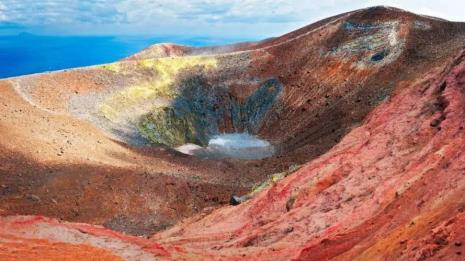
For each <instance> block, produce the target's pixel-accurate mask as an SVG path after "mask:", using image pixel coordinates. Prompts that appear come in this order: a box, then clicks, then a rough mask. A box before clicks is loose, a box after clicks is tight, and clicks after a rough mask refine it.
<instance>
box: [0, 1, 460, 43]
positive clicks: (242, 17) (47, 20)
mask: <svg viewBox="0 0 465 261" xmlns="http://www.w3.org/2000/svg"><path fill="white" fill-rule="evenodd" d="M373 5H389V6H396V7H400V8H403V9H407V10H410V11H413V12H416V13H421V14H426V15H432V16H439V17H442V18H445V19H449V20H455V21H465V12H464V11H463V10H465V1H464V0H450V1H438V0H424V1H422V0H411V1H409V0H388V1H377V0H352V1H349V0H318V1H306V0H287V1H285V0H242V1H236V0H0V34H3V35H5V34H17V33H19V32H30V33H34V34H44V35H152V36H153V35H174V36H205V37H231V38H264V37H270V36H277V35H280V34H283V33H286V32H288V31H291V30H293V29H296V28H299V27H301V26H304V25H307V24H310V23H312V22H314V21H317V20H319V19H322V18H325V17H328V16H331V15H335V14H338V13H341V12H345V11H350V10H353V9H358V8H362V7H368V6H373Z"/></svg>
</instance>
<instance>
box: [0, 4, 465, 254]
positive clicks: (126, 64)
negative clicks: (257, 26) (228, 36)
mask: <svg viewBox="0 0 465 261" xmlns="http://www.w3.org/2000/svg"><path fill="white" fill-rule="evenodd" d="M464 39H465V25H463V24H461V23H451V22H447V21H443V20H439V19H434V18H430V17H423V16H418V15H414V14H411V13H408V12H404V11H402V10H398V9H393V8H386V7H376V8H370V9H363V10H357V11H354V12H349V13H346V14H342V15H339V16H336V17H331V18H328V19H325V20H322V21H320V22H317V23H315V24H312V25H310V26H308V27H305V28H302V29H300V30H297V31H295V32H292V33H290V34H287V35H284V36H281V37H278V38H273V39H269V40H265V41H262V42H258V43H245V44H239V45H234V46H227V47H210V48H191V47H185V46H176V45H156V46H153V47H151V48H148V49H147V50H145V51H143V52H141V53H139V54H136V55H134V56H132V57H129V58H127V59H125V60H124V61H121V62H117V63H113V64H107V65H101V66H95V67H89V68H82V69H76V70H69V71H62V72H55V73H51V74H40V75H32V76H25V77H18V78H11V79H6V80H3V81H0V86H1V92H2V96H1V97H0V101H1V104H2V106H0V110H1V116H2V117H1V118H0V131H1V133H2V135H3V137H4V138H3V139H1V140H0V150H1V151H0V152H1V153H0V157H1V162H2V165H1V166H0V174H1V175H0V184H1V185H2V187H1V188H0V193H1V195H2V199H3V200H2V202H1V203H0V209H1V214H2V215H4V216H7V215H13V214H27V215H31V214H38V215H45V216H49V217H56V218H60V219H64V220H66V221H77V222H85V223H90V224H94V225H104V226H105V227H107V228H111V229H114V230H119V231H124V232H126V233H129V234H133V235H150V234H153V233H154V232H155V231H159V230H163V229H165V228H167V227H170V226H172V225H174V224H176V223H177V222H178V221H180V220H182V219H184V218H186V217H189V216H192V217H191V218H190V219H187V220H184V221H182V222H181V223H179V224H177V225H176V226H174V227H173V228H170V229H167V230H165V231H162V232H159V233H157V234H155V235H153V236H152V237H151V239H142V238H137V237H131V236H125V235H122V234H118V233H116V232H111V231H110V230H106V229H103V228H100V227H94V226H91V225H84V224H72V223H60V222H58V221H55V220H52V219H46V218H34V217H5V218H2V219H1V221H0V222H1V223H2V224H3V226H2V230H1V231H0V245H1V246H2V248H0V249H3V250H2V251H0V256H2V255H3V257H5V258H9V257H12V256H14V253H18V252H22V253H26V254H25V255H30V256H32V255H35V254H37V255H39V254H40V255H42V256H43V257H44V258H47V256H50V255H56V256H59V255H66V253H69V255H72V254H73V253H75V254H76V255H78V254H79V253H82V251H83V250H84V249H88V251H89V253H95V256H102V258H108V259H109V260H110V259H112V258H114V259H118V257H119V258H126V259H131V258H132V259H135V258H140V259H142V256H143V257H146V258H148V259H151V258H156V257H158V258H167V259H242V258H244V257H246V258H249V259H252V258H254V259H257V258H258V259H269V260H288V259H303V260H319V259H328V258H335V259H341V260H352V259H357V258H358V259H362V260H373V259H384V258H387V259H390V260H395V259H412V258H416V259H422V258H427V257H432V256H434V257H441V256H444V257H447V258H448V259H454V258H456V259H460V257H461V255H462V253H463V246H462V243H465V242H463V240H465V239H464V238H463V237H462V234H463V229H464V223H463V219H464V216H463V207H464V202H463V200H462V199H463V195H464V190H463V189H464V185H465V184H463V183H464V181H465V179H464V177H465V176H464V175H463V173H465V172H464V171H465V170H464V169H463V165H464V164H463V163H464V155H463V153H462V147H463V144H462V143H463V141H464V136H463V135H464V132H463V116H464V113H465V111H464V110H465V109H464V108H465V104H464V102H465V96H464V90H463V88H464V87H465V86H464V85H465V78H464V77H465V72H464V70H465V58H464V54H463V51H462V49H463V42H464ZM244 131H247V132H249V133H251V134H254V135H257V136H259V137H262V138H264V139H267V140H269V141H270V142H271V143H273V145H275V147H276V149H277V151H276V154H275V155H274V156H273V157H270V158H266V159H262V160H254V161H241V160H233V159H221V160H208V159H201V158H196V157H192V156H187V155H182V154H180V153H178V152H175V151H173V150H172V149H171V148H173V147H175V146H177V145H180V144H184V143H196V144H198V145H206V143H207V142H208V140H209V139H210V138H211V137H213V136H214V135H216V134H219V133H222V132H228V133H229V132H244ZM296 164H303V166H302V167H301V168H300V169H299V170H296V171H295V168H294V167H293V166H295V165H296ZM289 168H291V171H288V172H286V173H281V174H275V175H273V176H271V175H272V174H274V173H278V172H282V171H285V170H288V169H289ZM270 177H271V180H269V181H267V182H265V183H264V185H262V186H258V189H256V190H255V191H253V192H252V193H250V194H249V195H250V196H251V199H250V200H248V201H246V202H244V203H242V204H240V205H239V206H227V207H221V208H218V209H216V210H215V209H213V208H206V209H204V208H205V207H212V206H213V207H217V206H218V205H221V204H222V203H226V202H227V200H228V199H229V196H230V195H231V194H240V195H242V194H246V193H248V192H249V191H250V189H251V187H252V186H253V185H255V184H258V183H260V182H262V181H264V180H266V179H267V178H270ZM201 209H204V210H203V211H201ZM200 211H201V212H200ZM199 212H200V214H199ZM195 214H197V215H195ZM66 235H69V236H66ZM19 242H23V244H18V243H19ZM56 244H58V245H59V246H58V247H57V246H56ZM38 246H41V247H44V248H46V249H48V250H47V251H50V252H45V251H44V252H40V251H39V252H34V251H35V250H34V249H35V248H37V247H38ZM34 247H35V248H34ZM57 248H58V250H57ZM60 249H61V250H60ZM67 249H69V250H67ZM12 251H13V252H12ZM14 251H16V252H14ZM31 251H32V252H31ZM54 251H55V252H54ZM60 251H61V252H60ZM26 257H27V256H25V258H26ZM76 258H78V257H76ZM79 258H85V257H79Z"/></svg>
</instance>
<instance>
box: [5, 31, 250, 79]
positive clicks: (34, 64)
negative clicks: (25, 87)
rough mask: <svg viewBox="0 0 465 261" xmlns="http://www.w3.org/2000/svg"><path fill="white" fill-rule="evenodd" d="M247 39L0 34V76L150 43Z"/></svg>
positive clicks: (102, 59) (115, 55)
mask: <svg viewBox="0 0 465 261" xmlns="http://www.w3.org/2000/svg"><path fill="white" fill-rule="evenodd" d="M245 40H251V39H215V40H214V39H212V38H202V37H196V38H182V37H170V36H166V37H141V36H86V37H82V36H38V35H32V34H24V33H23V34H19V35H14V36H0V78H6V77H11V76H18V75H24V74H31V73H40V72H46V71H54V70H61V69H67V68H75V67H82V66H88V65H95V64H101V63H109V62H114V61H117V60H119V59H121V58H124V57H127V56H129V55H131V54H134V53H136V52H138V51H140V50H142V49H144V48H146V47H148V46H150V45H152V44H156V43H162V42H171V43H173V42H174V43H178V44H186V45H192V46H211V45H223V44H228V43H233V42H240V41H245Z"/></svg>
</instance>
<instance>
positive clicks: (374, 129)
mask: <svg viewBox="0 0 465 261" xmlns="http://www.w3.org/2000/svg"><path fill="white" fill-rule="evenodd" d="M464 118H465V53H461V54H460V55H459V56H458V57H457V58H456V59H455V60H454V61H452V62H451V63H450V64H448V65H447V66H445V67H444V68H436V69H434V70H433V71H431V72H430V73H429V74H427V75H425V76H424V78H422V79H419V80H418V81H417V82H416V83H413V84H411V85H409V86H404V87H403V88H401V89H399V90H398V91H397V92H396V93H395V94H394V95H393V96H392V97H391V98H390V99H389V100H388V101H387V102H385V103H384V104H381V105H380V106H379V107H377V108H376V109H375V110H374V111H373V112H371V113H370V114H369V115H368V117H367V118H366V120H365V122H364V124H363V125H362V126H360V127H358V128H356V129H354V130H353V131H352V132H350V133H349V134H348V135H347V136H346V137H344V138H343V140H342V141H341V142H340V143H339V144H338V145H336V146H335V147H334V148H333V149H331V150H330V151H329V152H328V153H326V154H324V155H322V156H321V157H319V158H318V159H316V160H314V161H312V162H311V163H309V164H307V165H305V166H304V167H302V168H301V169H300V170H299V171H297V172H296V173H294V174H292V175H290V176H288V177H287V178H285V179H284V180H282V181H281V182H279V183H277V184H275V185H274V186H272V187H271V188H269V189H267V190H265V191H263V192H261V193H260V194H259V195H257V196H256V197H255V198H253V199H252V200H250V201H249V202H246V203H244V204H242V205H240V206H237V207H226V208H222V209H219V210H217V211H214V212H213V213H212V214H210V215H207V216H206V217H203V218H197V219H193V220H189V221H186V222H184V223H182V224H180V225H178V226H176V227H175V228H173V229H170V230H168V231H165V232H162V233H159V234H156V235H155V236H154V237H153V240H155V241H156V242H160V243H162V244H164V245H169V246H180V247H182V248H183V249H186V251H188V252H193V253H197V254H201V253H202V254H205V255H206V256H213V257H216V258H218V259H239V258H242V257H246V258H247V259H260V260H288V259H301V260H322V259H329V258H335V259H341V260H353V259H360V260H376V259H389V260H398V259H410V258H411V257H415V258H421V257H431V256H437V257H439V256H444V255H447V257H448V258H451V259H453V258H457V259H458V258H459V257H460V254H459V253H462V251H463V250H462V249H463V247H462V241H463V237H462V236H461V233H460V232H459V231H461V232H463V228H464V223H463V220H464V219H463V213H462V211H464V207H465V201H464V200H465V198H464V197H463V195H464V189H465V175H464V174H465V169H464V166H465V152H464V151H463V147H464V145H465V132H464V130H463V125H464V121H463V119H464ZM436 120H439V121H440V123H438V124H435V126H431V122H432V121H436ZM411 242H412V243H411ZM454 242H455V243H456V244H455V243H454ZM416 250H417V251H416Z"/></svg>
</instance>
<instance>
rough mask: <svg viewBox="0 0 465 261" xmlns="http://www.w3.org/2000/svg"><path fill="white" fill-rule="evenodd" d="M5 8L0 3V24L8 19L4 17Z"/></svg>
mask: <svg viewBox="0 0 465 261" xmlns="http://www.w3.org/2000/svg"><path fill="white" fill-rule="evenodd" d="M5 11H6V7H5V5H4V4H3V3H0V22H4V21H8V17H7V16H6V12H5Z"/></svg>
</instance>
